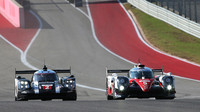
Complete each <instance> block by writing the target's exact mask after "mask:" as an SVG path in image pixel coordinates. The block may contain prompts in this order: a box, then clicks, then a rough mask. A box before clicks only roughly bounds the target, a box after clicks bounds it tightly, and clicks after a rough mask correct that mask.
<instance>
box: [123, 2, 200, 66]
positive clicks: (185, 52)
mask: <svg viewBox="0 0 200 112" xmlns="http://www.w3.org/2000/svg"><path fill="white" fill-rule="evenodd" d="M124 6H125V8H126V9H127V10H131V11H132V12H133V14H134V15H135V17H136V18H137V21H138V22H139V24H140V25H141V28H142V30H143V32H144V34H145V36H146V38H147V40H148V41H149V42H150V43H151V44H153V45H154V46H155V47H157V48H159V49H160V50H162V51H164V52H167V53H169V54H172V55H175V56H178V57H181V58H185V59H187V60H190V61H193V62H196V63H199V64H200V39H199V38H196V37H194V36H192V35H189V34H187V33H185V32H183V31H181V30H179V29H177V28H175V27H173V26H171V25H169V24H167V23H165V22H163V21H161V20H158V19H156V18H154V17H152V16H149V15H147V14H145V13H143V12H142V11H140V10H138V9H137V8H134V7H131V5H130V4H124Z"/></svg>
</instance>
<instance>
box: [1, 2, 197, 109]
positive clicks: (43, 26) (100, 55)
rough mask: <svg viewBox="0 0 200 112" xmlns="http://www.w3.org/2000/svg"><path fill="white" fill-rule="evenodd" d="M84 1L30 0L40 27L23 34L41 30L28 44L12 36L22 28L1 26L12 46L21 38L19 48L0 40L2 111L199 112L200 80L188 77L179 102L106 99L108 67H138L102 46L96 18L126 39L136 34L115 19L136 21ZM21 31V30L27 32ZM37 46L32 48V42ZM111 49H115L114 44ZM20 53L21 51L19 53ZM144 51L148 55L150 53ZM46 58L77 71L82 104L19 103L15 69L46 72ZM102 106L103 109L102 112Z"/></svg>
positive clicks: (112, 7) (109, 5) (180, 85)
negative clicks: (75, 5) (16, 99)
mask: <svg viewBox="0 0 200 112" xmlns="http://www.w3.org/2000/svg"><path fill="white" fill-rule="evenodd" d="M83 3H84V4H83V6H82V7H78V8H75V7H74V6H73V5H72V4H70V3H69V2H68V1H65V0H30V8H31V10H32V11H33V12H34V13H35V15H34V14H32V13H30V14H31V15H32V16H33V17H29V18H28V20H27V21H34V23H35V24H34V25H36V26H34V27H33V26H32V27H31V26H30V27H28V28H26V29H24V31H22V32H26V31H27V30H31V31H32V32H34V31H35V29H38V28H39V29H40V30H37V31H36V32H35V34H36V35H33V38H32V37H30V39H27V38H26V39H22V41H17V40H20V39H21V38H22V37H23V36H25V37H27V35H26V34H23V33H21V32H20V33H18V32H16V33H14V34H13V33H12V35H11V33H10V32H14V31H16V30H17V29H14V28H13V26H12V25H11V24H9V23H7V25H9V26H4V27H2V25H0V27H1V35H2V36H3V37H4V38H9V39H11V40H8V41H9V42H11V41H12V39H16V38H19V39H17V40H14V41H12V44H13V43H15V42H16V45H15V44H14V45H15V47H13V46H11V45H10V44H9V42H8V41H7V42H6V41H5V40H4V39H3V38H1V39H0V45H1V47H0V51H1V54H0V55H1V56H0V62H1V63H2V64H1V65H0V69H1V73H0V74H1V78H0V101H1V102H0V107H1V110H2V111H20V110H23V111H33V110H34V111H50V112H51V111H63V110H67V111H91V112H93V111H99V112H100V111H118V112H121V111H133V108H134V110H137V111H139V112H140V111H141V112H145V111H154V112H155V111H166V112H168V111H181V112H182V111H194V112H198V111H199V109H200V107H199V104H200V95H199V93H200V89H199V87H200V86H199V82H198V81H193V80H188V79H183V78H175V86H176V91H177V94H176V99H174V100H155V99H135V98H131V99H126V100H125V101H120V100H117V101H106V96H105V67H108V68H114V69H122V68H124V69H126V68H132V67H133V63H129V62H127V61H124V60H122V59H121V58H119V57H118V56H115V55H113V54H111V53H110V52H108V51H106V50H105V49H104V48H103V47H102V45H101V44H100V43H99V42H102V41H98V40H97V39H98V38H99V37H98V34H95V33H97V32H98V31H97V29H96V27H98V26H95V25H97V24H96V23H95V22H98V21H97V19H95V16H100V17H105V18H106V19H107V21H108V22H102V23H101V24H100V25H104V26H105V25H107V26H108V27H109V26H111V28H113V29H118V32H112V29H107V30H106V32H105V31H104V30H101V31H102V33H106V34H109V35H110V36H112V35H115V34H117V33H119V34H120V35H122V36H123V34H125V33H126V34H129V33H130V32H125V31H126V30H125V29H126V27H125V26H126V25H122V26H120V27H115V24H113V23H111V22H112V21H117V22H118V24H120V25H121V24H132V23H131V21H130V20H129V21H123V20H124V19H125V20H127V19H129V18H128V16H127V14H126V13H125V11H124V10H123V8H122V7H121V6H120V4H119V3H118V2H117V1H109V0H98V1H96V0H89V1H88V2H87V1H83ZM87 3H89V5H87ZM31 15H30V16H31ZM1 18H3V17H1ZM37 18H39V19H37ZM122 22H123V23H122ZM37 25H38V26H37ZM93 25H94V26H93ZM130 26H131V25H130ZM123 29H124V30H123ZM130 29H134V27H133V26H132V27H130ZM19 30H20V31H21V30H22V29H19ZM31 31H30V32H31ZM38 31H39V32H38ZM113 31H114V30H113ZM37 32H38V33H37ZM8 33H9V34H10V35H9V34H8ZM6 34H7V35H6ZM95 36H96V37H95ZM136 37H137V35H134V38H136ZM106 38H109V37H101V39H106ZM31 40H32V41H31ZM26 42H27V43H28V44H27V45H26V46H25V45H23V44H22V43H26ZM31 42H32V44H30V43H31ZM120 42H123V41H120ZM133 43H134V42H133ZM135 43H142V42H135ZM29 45H30V46H29ZM110 45H112V42H111V43H110ZM20 46H21V47H20ZM113 46H115V45H113ZM120 47H123V46H120ZM16 48H17V49H16ZM22 48H23V49H22ZM19 49H20V50H21V52H19V51H20V50H19ZM141 50H142V49H141ZM143 51H144V52H145V50H143ZM129 52H131V51H129ZM22 55H23V56H25V59H24V58H21V56H22ZM44 59H45V63H46V65H47V66H48V68H52V69H54V68H64V69H65V68H69V67H70V66H71V68H72V73H73V74H74V75H75V77H76V79H77V83H78V84H79V86H78V85H77V87H78V88H77V92H78V101H76V102H60V101H57V100H55V101H56V102H54V101H52V102H45V103H44V102H39V101H36V102H34V101H30V102H13V101H14V86H13V85H14V70H15V68H16V69H17V70H27V69H31V68H30V67H29V66H27V65H31V66H32V67H35V68H42V67H43V64H44ZM27 63H28V64H27ZM144 64H145V63H144ZM22 105H23V107H22ZM69 107H70V108H69ZM99 107H101V108H100V109H99ZM130 107H132V108H130Z"/></svg>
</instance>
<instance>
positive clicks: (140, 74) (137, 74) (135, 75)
mask: <svg viewBox="0 0 200 112" xmlns="http://www.w3.org/2000/svg"><path fill="white" fill-rule="evenodd" d="M130 78H132V79H142V78H145V79H150V78H153V72H152V71H142V70H138V71H131V72H130Z"/></svg>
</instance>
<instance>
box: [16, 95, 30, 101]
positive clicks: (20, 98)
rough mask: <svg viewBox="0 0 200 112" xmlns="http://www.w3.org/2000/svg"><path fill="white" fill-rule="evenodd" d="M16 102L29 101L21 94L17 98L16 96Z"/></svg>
mask: <svg viewBox="0 0 200 112" xmlns="http://www.w3.org/2000/svg"><path fill="white" fill-rule="evenodd" d="M15 101H28V99H25V98H22V97H20V95H19V94H17V96H15Z"/></svg>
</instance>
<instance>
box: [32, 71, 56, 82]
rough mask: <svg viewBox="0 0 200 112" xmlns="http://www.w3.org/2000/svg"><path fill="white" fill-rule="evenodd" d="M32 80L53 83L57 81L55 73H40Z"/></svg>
mask: <svg viewBox="0 0 200 112" xmlns="http://www.w3.org/2000/svg"><path fill="white" fill-rule="evenodd" d="M33 80H34V81H38V82H53V81H57V80H58V78H57V75H56V74H55V73H40V74H35V75H34V77H33Z"/></svg>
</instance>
